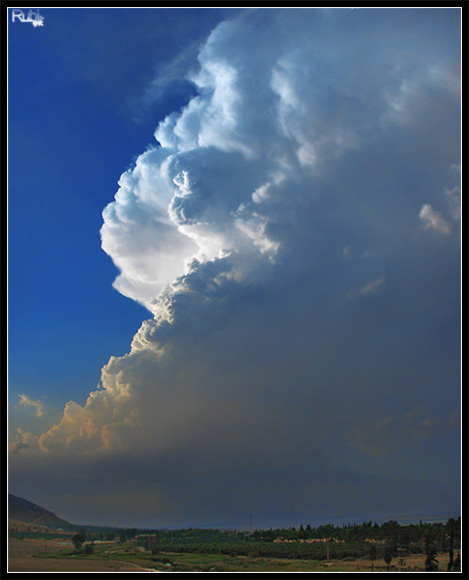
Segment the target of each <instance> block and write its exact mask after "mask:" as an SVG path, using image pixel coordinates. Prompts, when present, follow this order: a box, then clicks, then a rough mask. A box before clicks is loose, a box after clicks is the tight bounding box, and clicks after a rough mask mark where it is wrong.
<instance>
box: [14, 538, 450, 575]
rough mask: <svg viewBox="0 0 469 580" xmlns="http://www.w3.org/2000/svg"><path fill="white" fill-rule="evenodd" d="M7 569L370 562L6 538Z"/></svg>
mask: <svg viewBox="0 0 469 580" xmlns="http://www.w3.org/2000/svg"><path fill="white" fill-rule="evenodd" d="M8 560H9V562H8V570H9V571H11V572H17V571H24V572H33V571H37V572H58V571H63V572H71V571H81V572H98V571H101V572H125V571H133V572H146V571H165V572H176V571H177V572H190V571H200V572H202V571H203V572H295V571H296V572H337V571H346V572H356V571H363V572H370V571H371V563H370V561H369V560H349V559H346V560H331V561H329V562H327V561H324V560H323V561H317V560H293V559H287V558H260V557H255V556H252V557H251V556H228V555H222V554H193V553H184V552H183V553H173V552H170V551H167V552H166V551H161V552H159V553H157V554H152V553H151V552H149V551H148V550H145V549H144V548H142V547H140V546H138V545H136V543H135V542H134V541H128V542H124V543H119V542H103V543H96V544H94V546H93V553H92V554H89V555H85V554H84V553H79V554H77V553H76V552H75V550H74V548H73V546H72V545H71V542H70V539H68V540H67V539H66V538H57V539H54V540H50V539H34V540H32V539H23V540H20V539H10V540H9V558H8ZM438 560H439V563H440V566H439V568H440V570H441V571H446V566H447V563H448V555H447V554H439V555H438ZM424 561H425V556H424V555H423V554H415V555H412V556H409V557H406V558H405V566H401V567H399V566H398V562H397V560H393V562H392V563H391V567H390V570H391V571H398V570H402V571H415V572H417V571H423V570H424ZM374 569H375V571H385V570H386V569H387V567H386V564H385V562H384V560H376V561H375V562H374Z"/></svg>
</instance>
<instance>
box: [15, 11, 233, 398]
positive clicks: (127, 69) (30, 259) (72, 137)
mask: <svg viewBox="0 0 469 580" xmlns="http://www.w3.org/2000/svg"><path fill="white" fill-rule="evenodd" d="M42 13H43V15H44V18H45V24H44V27H43V28H39V27H37V28H33V27H32V26H31V25H30V24H27V23H24V24H23V23H20V22H19V21H15V22H14V23H11V22H10V23H9V332H10V334H9V336H10V351H9V352H10V356H9V376H10V379H9V380H10V395H11V399H10V403H11V404H13V405H16V403H17V400H16V399H17V396H18V394H19V393H23V392H27V393H28V394H29V395H30V396H31V397H33V398H37V397H43V396H44V395H47V397H48V399H49V401H50V402H51V403H52V404H54V405H59V406H62V405H63V404H65V403H66V402H67V401H68V400H69V399H70V398H77V400H80V401H82V402H83V401H84V398H85V397H86V396H87V394H88V392H87V389H89V388H90V387H91V388H93V387H94V386H95V385H96V383H97V382H98V380H99V376H100V369H101V366H102V365H103V364H104V363H105V362H106V361H107V359H108V358H109V356H110V355H111V354H123V353H124V352H126V350H127V349H128V345H129V342H130V340H131V338H132V336H133V334H134V332H135V331H136V329H137V328H138V326H139V325H140V323H141V321H142V320H143V319H144V318H145V317H146V314H145V311H144V310H143V309H142V308H141V307H140V306H139V305H137V304H136V303H135V302H132V301H130V300H126V299H125V298H122V296H121V295H119V294H118V293H117V292H116V291H115V290H114V289H113V288H112V285H111V284H112V280H113V279H114V277H115V274H116V270H115V267H114V266H113V264H112V262H111V260H109V258H108V257H107V256H106V255H105V254H104V252H102V251H101V249H100V239H99V230H100V227H101V223H102V218H101V212H102V210H103V208H104V206H105V205H106V204H107V203H108V202H109V201H110V200H112V197H113V195H114V193H115V191H116V190H117V179H118V177H119V175H120V174H121V173H122V171H123V170H124V169H125V168H126V167H128V166H129V165H130V164H131V162H132V160H133V159H134V158H135V156H136V154H137V153H139V152H140V151H141V150H142V149H144V148H145V147H146V146H147V145H148V144H149V143H150V142H151V141H152V140H153V130H154V126H156V124H157V122H158V121H159V120H161V119H162V118H163V117H164V116H165V115H166V114H167V113H168V112H171V111H172V110H178V109H179V107H181V106H182V105H183V104H185V102H186V101H187V100H188V98H189V96H190V93H191V87H190V84H189V83H186V84H184V83H183V82H179V84H178V85H177V86H169V87H168V91H167V92H166V90H163V91H162V93H161V97H160V98H156V99H155V102H153V103H151V102H150V103H148V104H147V105H146V106H143V102H144V101H145V90H146V89H147V87H148V85H149V84H150V83H151V81H153V80H154V78H155V76H157V73H158V70H159V67H161V68H163V67H167V66H168V64H169V63H171V61H172V59H173V58H174V56H175V54H179V52H180V51H183V50H185V48H186V47H187V46H188V45H189V44H191V45H192V43H195V45H197V43H198V42H201V41H202V40H203V39H204V37H205V36H206V35H207V34H208V32H209V31H210V29H211V28H212V27H213V25H214V24H215V23H216V22H217V21H218V20H219V19H220V18H221V17H222V16H223V15H224V14H225V13H224V12H223V11H218V10H208V11H205V10H198V11H184V17H183V18H181V14H180V13H179V12H177V11H174V10H156V11H155V10H143V11H140V10H121V9H113V10H109V9H106V10H100V9H94V10H93V9H88V10H82V9H75V10H70V9H65V10H60V9H47V10H43V12H42ZM188 64H189V63H183V64H182V66H187V65H188ZM173 84H174V83H173ZM117 312H118V315H117V316H116V313H117Z"/></svg>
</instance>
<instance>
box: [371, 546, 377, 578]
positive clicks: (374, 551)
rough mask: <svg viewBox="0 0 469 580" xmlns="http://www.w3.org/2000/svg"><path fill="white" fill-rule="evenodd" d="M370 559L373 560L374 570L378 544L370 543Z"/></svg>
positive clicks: (372, 567)
mask: <svg viewBox="0 0 469 580" xmlns="http://www.w3.org/2000/svg"><path fill="white" fill-rule="evenodd" d="M370 560H371V571H372V572H373V571H374V569H375V560H376V546H375V545H374V544H370Z"/></svg>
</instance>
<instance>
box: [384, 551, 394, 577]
mask: <svg viewBox="0 0 469 580" xmlns="http://www.w3.org/2000/svg"><path fill="white" fill-rule="evenodd" d="M392 554H393V553H392V550H391V549H390V548H389V547H387V548H386V550H385V552H384V561H385V562H386V566H387V568H388V572H389V567H390V566H391V562H392Z"/></svg>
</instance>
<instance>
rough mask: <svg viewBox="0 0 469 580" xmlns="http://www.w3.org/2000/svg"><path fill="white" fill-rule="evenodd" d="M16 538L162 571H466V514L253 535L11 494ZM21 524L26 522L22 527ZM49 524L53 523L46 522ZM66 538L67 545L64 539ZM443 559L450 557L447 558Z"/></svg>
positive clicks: (58, 552) (71, 556) (76, 555)
mask: <svg viewBox="0 0 469 580" xmlns="http://www.w3.org/2000/svg"><path fill="white" fill-rule="evenodd" d="M9 517H10V518H11V519H12V520H14V521H15V522H16V523H15V525H16V528H15V526H13V525H12V526H11V528H10V530H9V537H10V538H14V539H17V540H28V539H31V540H32V539H36V540H37V539H42V540H47V541H54V543H55V545H56V546H57V548H56V549H55V550H54V551H53V552H51V551H48V552H47V553H44V554H39V556H40V557H41V558H49V559H50V558H62V559H67V561H69V560H77V559H87V560H89V561H90V562H91V561H92V560H96V561H97V560H101V561H102V560H103V559H109V562H111V560H118V561H121V562H130V563H133V564H138V565H140V566H142V567H145V568H151V569H157V570H167V569H168V570H182V571H188V570H206V571H215V570H216V571H224V570H226V571H228V570H239V571H242V570H250V571H255V570H258V571H267V570H277V571H281V570H284V571H291V570H298V571H299V570H305V571H306V570H316V569H322V570H325V569H328V570H331V571H332V570H339V569H347V566H349V569H350V565H351V563H353V564H354V566H355V569H359V568H360V569H363V570H374V569H381V570H385V569H387V570H396V569H398V570H399V569H409V567H410V568H413V569H416V566H413V567H412V566H410V562H413V563H414V564H415V563H417V564H418V566H419V568H418V569H420V570H426V571H435V570H445V571H446V570H450V571H459V570H461V558H460V551H461V518H460V517H459V518H458V519H449V520H448V521H447V522H446V523H424V522H420V523H418V524H409V525H401V524H399V523H398V522H396V521H393V520H391V521H388V522H385V523H382V524H378V523H373V522H371V521H368V522H363V523H362V524H355V523H354V524H346V525H342V526H334V525H330V524H328V525H322V526H318V527H312V526H310V525H306V526H300V527H299V528H298V529H296V528H294V527H290V528H277V529H268V530H255V531H252V532H246V531H234V530H218V529H196V528H189V529H182V530H168V529H151V530H148V529H147V530H143V529H137V528H125V529H124V528H121V529H118V528H106V527H97V526H77V525H74V524H69V523H68V522H65V521H64V520H61V519H60V518H57V516H55V515H54V514H53V513H52V512H49V511H48V510H44V509H43V508H41V507H40V506H37V505H36V504H33V503H31V502H28V501H26V500H23V499H21V498H18V497H16V496H11V495H9ZM20 522H22V524H21V525H19V524H20ZM46 526H47V527H46ZM60 539H63V542H62V543H63V544H64V546H63V547H62V546H61V545H60V544H59V543H58V541H59V540H60ZM442 556H444V557H442Z"/></svg>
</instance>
